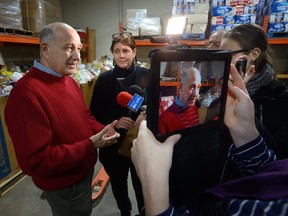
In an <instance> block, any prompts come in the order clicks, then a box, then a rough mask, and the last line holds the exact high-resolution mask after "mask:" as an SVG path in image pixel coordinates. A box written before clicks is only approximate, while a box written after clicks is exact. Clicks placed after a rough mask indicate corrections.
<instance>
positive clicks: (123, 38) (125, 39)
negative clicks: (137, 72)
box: [110, 33, 137, 64]
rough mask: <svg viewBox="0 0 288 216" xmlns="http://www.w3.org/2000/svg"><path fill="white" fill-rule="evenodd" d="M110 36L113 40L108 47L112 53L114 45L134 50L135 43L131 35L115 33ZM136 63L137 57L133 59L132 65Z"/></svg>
mask: <svg viewBox="0 0 288 216" xmlns="http://www.w3.org/2000/svg"><path fill="white" fill-rule="evenodd" d="M114 35H118V36H117V37H115V36H114ZM114 35H113V36H112V38H113V40H112V44H111V47H110V51H111V52H112V53H113V49H114V46H115V44H116V43H122V44H123V45H125V46H128V47H130V48H131V49H132V50H134V49H135V48H136V43H135V40H134V37H133V35H132V34H131V33H129V34H126V33H116V34H114ZM136 63H137V57H136V56H135V58H134V64H136Z"/></svg>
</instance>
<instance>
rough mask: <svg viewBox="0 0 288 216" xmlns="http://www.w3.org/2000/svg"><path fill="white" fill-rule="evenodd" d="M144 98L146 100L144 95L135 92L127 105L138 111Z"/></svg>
mask: <svg viewBox="0 0 288 216" xmlns="http://www.w3.org/2000/svg"><path fill="white" fill-rule="evenodd" d="M143 100H144V98H143V97H141V96H140V95H138V94H136V93H135V94H134V95H133V97H132V99H131V100H130V101H129V103H128V105H127V107H128V109H130V110H131V111H133V112H137V111H138V109H139V108H140V106H141V104H142V102H143Z"/></svg>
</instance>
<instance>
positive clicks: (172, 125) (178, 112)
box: [158, 102, 199, 134]
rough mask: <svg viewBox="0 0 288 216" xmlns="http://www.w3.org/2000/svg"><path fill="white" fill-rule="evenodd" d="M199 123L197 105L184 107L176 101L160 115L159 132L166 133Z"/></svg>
mask: <svg viewBox="0 0 288 216" xmlns="http://www.w3.org/2000/svg"><path fill="white" fill-rule="evenodd" d="M198 124H199V113H198V109H197V107H196V106H192V107H189V108H188V109H183V108H181V107H180V106H178V105H177V104H176V103H175V102H174V103H173V104H172V105H171V106H170V107H168V108H167V109H166V110H165V111H164V112H163V113H161V114H160V116H159V121H158V133H159V134H166V133H169V132H175V131H178V130H181V129H184V128H188V127H191V126H195V125H198Z"/></svg>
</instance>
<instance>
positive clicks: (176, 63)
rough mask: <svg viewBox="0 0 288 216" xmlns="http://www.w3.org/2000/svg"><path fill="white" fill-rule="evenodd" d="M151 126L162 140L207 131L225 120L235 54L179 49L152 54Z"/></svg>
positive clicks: (150, 87) (148, 113)
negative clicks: (172, 135)
mask: <svg viewBox="0 0 288 216" xmlns="http://www.w3.org/2000/svg"><path fill="white" fill-rule="evenodd" d="M149 56H150V85H149V87H148V89H147V126H148V128H149V129H150V130H151V131H152V132H153V134H154V135H155V136H156V138H157V139H158V140H164V139H165V138H167V137H168V136H169V135H171V134H174V133H181V134H182V135H185V134H189V133H195V132H197V131H203V130H207V129H209V128H211V127H213V126H215V125H217V124H219V123H221V122H223V118H224V110H225V102H226V96H227V82H228V78H229V71H230V62H231V53H230V52H229V51H224V50H207V49H193V48H179V49H176V50H168V49H163V50H159V49H156V50H152V51H151V52H150V55H149Z"/></svg>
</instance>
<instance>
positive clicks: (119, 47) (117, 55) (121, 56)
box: [113, 42, 136, 69]
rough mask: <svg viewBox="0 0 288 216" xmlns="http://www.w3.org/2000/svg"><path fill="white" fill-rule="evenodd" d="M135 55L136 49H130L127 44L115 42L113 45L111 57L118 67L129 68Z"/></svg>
mask: <svg viewBox="0 0 288 216" xmlns="http://www.w3.org/2000/svg"><path fill="white" fill-rule="evenodd" d="M135 56H136V49H134V50H132V49H131V48H130V47H129V46H126V45H124V44H122V43H120V42H119V43H116V44H115V45H114V47H113V58H114V62H115V63H116V65H117V66H118V67H120V68H123V69H126V68H129V67H130V66H131V65H132V63H133V61H134V58H135Z"/></svg>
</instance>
